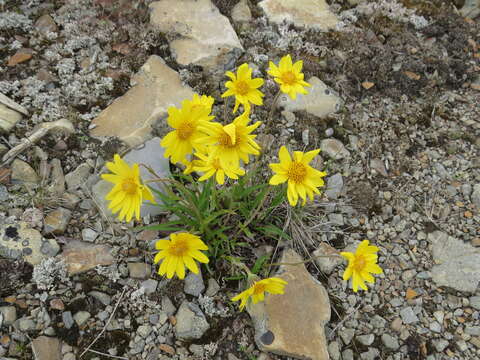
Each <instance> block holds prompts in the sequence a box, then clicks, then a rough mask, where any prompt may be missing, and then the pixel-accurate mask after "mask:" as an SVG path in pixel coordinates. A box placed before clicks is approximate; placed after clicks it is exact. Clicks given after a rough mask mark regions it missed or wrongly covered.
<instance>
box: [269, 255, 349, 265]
mask: <svg viewBox="0 0 480 360" xmlns="http://www.w3.org/2000/svg"><path fill="white" fill-rule="evenodd" d="M320 258H341V255H318V256H313V257H311V258H310V259H308V260H304V261H299V262H295V263H272V264H268V265H267V266H280V265H302V264H306V263H309V262H312V261H313V260H315V259H320Z"/></svg>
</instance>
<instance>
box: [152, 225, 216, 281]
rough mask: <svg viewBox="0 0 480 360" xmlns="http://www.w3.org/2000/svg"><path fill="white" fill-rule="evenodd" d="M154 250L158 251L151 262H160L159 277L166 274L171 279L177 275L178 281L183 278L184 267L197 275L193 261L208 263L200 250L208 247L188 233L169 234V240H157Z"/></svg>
mask: <svg viewBox="0 0 480 360" xmlns="http://www.w3.org/2000/svg"><path fill="white" fill-rule="evenodd" d="M155 248H156V249H157V250H160V252H159V253H157V255H155V258H154V259H153V262H154V263H155V264H157V263H159V262H160V261H161V262H162V263H161V264H160V267H159V268H158V273H159V274H160V275H165V274H167V278H169V279H171V278H172V277H173V275H174V274H177V276H178V278H179V279H184V278H185V267H187V268H188V269H189V270H190V271H191V272H193V273H194V274H198V271H199V270H198V266H197V263H196V262H195V260H197V261H199V262H201V263H205V264H206V263H208V257H207V256H206V255H205V254H204V253H202V252H201V250H208V246H207V245H205V243H204V242H203V241H202V240H201V239H200V238H199V237H198V236H196V235H193V234H190V233H188V232H181V233H177V234H170V240H168V239H162V240H158V241H157V243H156V244H155Z"/></svg>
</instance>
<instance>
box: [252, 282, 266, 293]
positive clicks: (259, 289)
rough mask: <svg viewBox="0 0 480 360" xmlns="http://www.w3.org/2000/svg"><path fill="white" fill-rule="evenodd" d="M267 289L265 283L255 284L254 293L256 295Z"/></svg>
mask: <svg viewBox="0 0 480 360" xmlns="http://www.w3.org/2000/svg"><path fill="white" fill-rule="evenodd" d="M264 291H265V285H264V284H258V283H257V284H255V287H254V288H253V293H254V294H255V295H258V294H261V293H263V292H264Z"/></svg>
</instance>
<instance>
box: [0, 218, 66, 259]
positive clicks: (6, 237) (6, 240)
mask: <svg viewBox="0 0 480 360" xmlns="http://www.w3.org/2000/svg"><path fill="white" fill-rule="evenodd" d="M59 251H60V246H59V245H58V244H57V242H56V241H55V240H54V239H45V238H44V237H43V236H42V234H40V232H39V231H38V230H35V229H31V228H30V227H29V225H28V223H26V222H23V221H20V222H5V223H3V224H2V223H0V256H5V257H7V258H10V259H20V258H23V260H25V261H26V262H28V263H30V264H32V265H37V264H40V262H41V261H42V260H43V259H47V258H49V257H53V256H55V255H56V254H57V253H58V252H59Z"/></svg>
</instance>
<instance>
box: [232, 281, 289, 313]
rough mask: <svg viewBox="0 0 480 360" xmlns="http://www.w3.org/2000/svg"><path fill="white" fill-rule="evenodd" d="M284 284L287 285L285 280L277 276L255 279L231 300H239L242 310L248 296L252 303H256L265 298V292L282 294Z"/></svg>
mask: <svg viewBox="0 0 480 360" xmlns="http://www.w3.org/2000/svg"><path fill="white" fill-rule="evenodd" d="M285 285H287V282H286V281H285V280H283V279H280V278H277V277H272V278H267V279H263V280H259V281H255V282H254V283H253V285H252V286H250V287H249V288H248V289H247V290H245V291H243V292H241V293H240V294H238V295H237V296H234V297H233V298H232V299H231V300H232V301H239V300H240V310H243V309H244V307H245V305H247V301H248V299H250V298H252V301H253V303H254V304H257V303H258V302H260V301H263V300H265V293H266V292H267V293H270V294H284V293H285Z"/></svg>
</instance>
